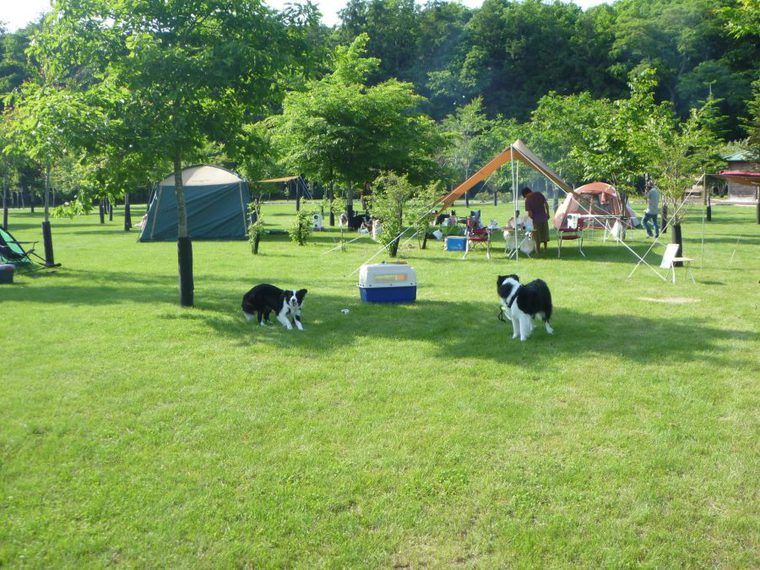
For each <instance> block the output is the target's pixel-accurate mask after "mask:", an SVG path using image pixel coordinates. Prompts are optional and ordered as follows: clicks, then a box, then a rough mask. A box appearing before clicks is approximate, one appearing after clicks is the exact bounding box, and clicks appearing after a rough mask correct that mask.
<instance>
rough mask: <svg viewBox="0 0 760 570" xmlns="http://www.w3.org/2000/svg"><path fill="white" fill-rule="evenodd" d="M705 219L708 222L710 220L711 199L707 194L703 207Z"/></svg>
mask: <svg viewBox="0 0 760 570" xmlns="http://www.w3.org/2000/svg"><path fill="white" fill-rule="evenodd" d="M705 219H706V220H707V221H708V222H712V200H710V196H709V195H708V196H707V207H706V208H705Z"/></svg>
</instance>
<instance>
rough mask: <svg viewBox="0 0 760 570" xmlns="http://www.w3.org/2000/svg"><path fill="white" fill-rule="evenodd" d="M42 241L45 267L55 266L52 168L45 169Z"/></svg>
mask: <svg viewBox="0 0 760 570" xmlns="http://www.w3.org/2000/svg"><path fill="white" fill-rule="evenodd" d="M42 240H43V243H44V244H45V265H55V255H54V254H53V233H52V231H51V229H50V166H49V165H48V166H47V167H46V168H45V217H44V221H43V222H42Z"/></svg>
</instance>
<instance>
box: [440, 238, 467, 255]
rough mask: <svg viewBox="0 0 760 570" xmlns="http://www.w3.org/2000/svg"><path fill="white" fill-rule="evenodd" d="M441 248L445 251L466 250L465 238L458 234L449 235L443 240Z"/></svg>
mask: <svg viewBox="0 0 760 570" xmlns="http://www.w3.org/2000/svg"><path fill="white" fill-rule="evenodd" d="M443 249H445V250H446V251H466V250H467V238H466V237H460V236H449V237H447V238H446V241H444V242H443Z"/></svg>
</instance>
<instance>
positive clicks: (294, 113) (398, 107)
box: [269, 35, 441, 213]
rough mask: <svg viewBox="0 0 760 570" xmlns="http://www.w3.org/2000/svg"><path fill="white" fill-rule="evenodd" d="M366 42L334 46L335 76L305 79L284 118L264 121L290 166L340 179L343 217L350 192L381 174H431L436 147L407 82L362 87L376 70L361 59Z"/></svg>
mask: <svg viewBox="0 0 760 570" xmlns="http://www.w3.org/2000/svg"><path fill="white" fill-rule="evenodd" d="M368 41H369V38H368V37H367V36H366V35H360V36H359V37H357V38H356V39H355V40H354V41H353V42H352V43H351V45H349V46H338V48H336V51H335V63H334V66H333V72H332V73H331V74H329V75H327V76H326V77H324V78H322V79H320V80H318V81H311V82H309V83H308V84H307V87H306V90H305V91H292V92H290V93H288V94H287V96H286V97H285V102H284V105H283V113H282V115H279V116H276V117H272V118H271V119H270V121H269V124H270V125H271V126H272V129H273V141H274V142H275V144H276V145H277V146H278V148H279V150H280V153H281V155H282V156H283V162H284V164H286V165H287V167H288V169H289V170H291V171H294V172H301V173H304V174H305V175H306V177H307V178H309V179H312V180H316V181H319V182H321V183H322V184H324V185H325V186H327V187H330V188H332V187H333V184H334V182H335V181H339V182H342V183H343V184H344V186H345V188H346V200H347V210H348V212H349V213H352V212H353V187H354V186H355V185H359V186H363V185H364V184H365V183H367V182H370V181H371V180H373V179H374V178H375V177H376V176H377V174H378V173H379V172H381V171H384V170H395V171H398V172H402V173H407V174H408V175H409V176H410V177H411V178H413V179H423V178H426V177H429V176H431V175H432V173H433V172H434V171H435V169H436V164H435V162H434V160H433V158H432V156H433V153H434V151H435V150H436V149H437V148H438V147H439V146H440V144H441V139H440V137H439V135H438V133H437V132H436V129H435V125H434V123H433V121H432V120H431V119H430V118H428V117H427V116H425V115H424V114H422V113H421V112H420V111H419V110H418V107H419V106H420V105H421V104H422V103H423V101H424V100H423V98H422V97H421V96H419V95H417V94H415V93H414V91H413V89H412V86H411V85H410V84H409V83H401V82H399V81H396V80H389V81H385V82H383V83H380V84H379V85H374V86H369V85H368V84H367V81H368V77H369V75H370V74H371V73H372V72H373V71H374V70H375V69H377V66H378V65H379V62H378V60H377V59H375V58H368V57H365V56H364V54H365V52H366V45H367V43H368Z"/></svg>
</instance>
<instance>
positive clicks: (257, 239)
mask: <svg viewBox="0 0 760 570" xmlns="http://www.w3.org/2000/svg"><path fill="white" fill-rule="evenodd" d="M260 241H261V234H260V233H258V232H257V233H256V236H255V237H254V238H253V255H258V254H259V242H260Z"/></svg>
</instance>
